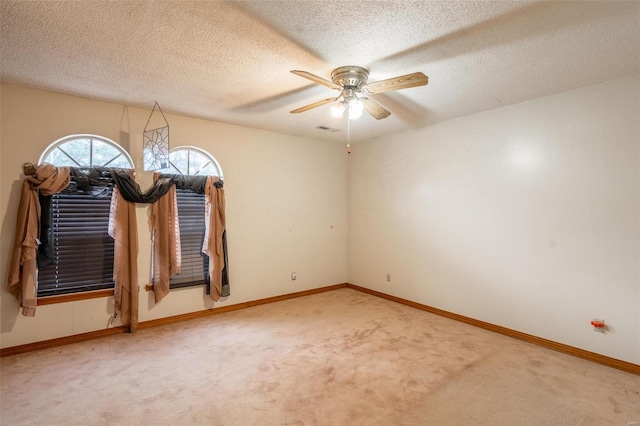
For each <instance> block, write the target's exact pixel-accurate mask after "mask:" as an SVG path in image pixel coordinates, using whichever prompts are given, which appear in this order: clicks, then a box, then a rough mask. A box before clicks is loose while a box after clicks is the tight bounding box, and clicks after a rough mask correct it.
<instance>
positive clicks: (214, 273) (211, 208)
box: [202, 176, 226, 301]
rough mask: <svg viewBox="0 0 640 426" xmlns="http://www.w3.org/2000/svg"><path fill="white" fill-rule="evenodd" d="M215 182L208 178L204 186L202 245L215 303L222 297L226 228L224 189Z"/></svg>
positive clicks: (210, 177)
mask: <svg viewBox="0 0 640 426" xmlns="http://www.w3.org/2000/svg"><path fill="white" fill-rule="evenodd" d="M217 181H218V177H217V176H209V177H208V178H207V183H206V185H205V190H204V197H205V217H204V223H205V233H204V242H203V244H202V252H203V253H204V254H206V255H207V256H209V279H210V283H211V294H210V297H211V299H213V300H215V301H217V300H220V297H221V296H222V270H223V269H224V252H223V249H222V233H223V232H224V229H225V226H226V219H225V199H224V189H223V188H217V187H216V186H215V183H216V182H217Z"/></svg>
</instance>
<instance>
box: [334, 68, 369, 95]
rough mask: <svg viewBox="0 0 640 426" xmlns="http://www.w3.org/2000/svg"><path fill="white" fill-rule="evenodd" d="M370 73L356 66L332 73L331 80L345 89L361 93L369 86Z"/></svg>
mask: <svg viewBox="0 0 640 426" xmlns="http://www.w3.org/2000/svg"><path fill="white" fill-rule="evenodd" d="M368 78H369V71H367V70H366V69H364V68H362V67H357V66H355V65H352V66H346V67H340V68H336V69H335V70H333V71H332V72H331V80H332V81H333V82H334V83H335V84H337V85H338V86H342V87H343V88H345V89H353V90H356V91H359V90H360V89H362V87H363V86H364V85H365V84H367V79H368Z"/></svg>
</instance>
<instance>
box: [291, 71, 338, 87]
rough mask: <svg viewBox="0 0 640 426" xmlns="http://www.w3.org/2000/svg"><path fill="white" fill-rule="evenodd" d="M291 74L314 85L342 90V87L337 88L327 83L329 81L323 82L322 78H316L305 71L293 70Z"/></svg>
mask: <svg viewBox="0 0 640 426" xmlns="http://www.w3.org/2000/svg"><path fill="white" fill-rule="evenodd" d="M291 72H292V73H293V74H295V75H299V76H300V77H304V78H306V79H308V80H311V81H313V82H314V83H318V84H322V85H323V86H327V87H328V88H329V89H336V90H340V89H342V87H340V86H338V85H337V84H335V83H333V82H331V81H329V80H325V79H324V78H322V77H318V76H317V75H315V74H311V73H310V72H307V71H298V70H293V71H291Z"/></svg>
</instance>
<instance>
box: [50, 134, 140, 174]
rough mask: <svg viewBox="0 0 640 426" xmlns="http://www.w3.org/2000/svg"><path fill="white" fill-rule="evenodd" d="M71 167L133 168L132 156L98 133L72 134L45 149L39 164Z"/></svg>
mask: <svg viewBox="0 0 640 426" xmlns="http://www.w3.org/2000/svg"><path fill="white" fill-rule="evenodd" d="M42 163H50V164H53V165H55V166H69V167H93V166H104V167H118V168H122V169H132V168H133V161H132V160H131V157H130V156H129V154H128V153H127V151H125V150H124V149H122V147H121V146H120V145H118V144H117V143H115V142H114V141H112V140H110V139H107V138H104V137H102V136H97V135H70V136H65V137H64V138H60V139H58V140H57V141H55V142H53V143H52V144H51V145H49V146H48V147H47V149H45V150H44V152H43V153H42V155H41V156H40V161H38V164H42Z"/></svg>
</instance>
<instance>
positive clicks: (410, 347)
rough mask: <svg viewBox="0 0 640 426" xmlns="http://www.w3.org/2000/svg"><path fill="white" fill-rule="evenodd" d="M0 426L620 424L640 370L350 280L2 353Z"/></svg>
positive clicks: (638, 412) (630, 411)
mask: <svg viewBox="0 0 640 426" xmlns="http://www.w3.org/2000/svg"><path fill="white" fill-rule="evenodd" d="M0 380H1V382H2V393H1V397H2V401H1V410H2V411H1V412H0V421H1V423H2V425H609V424H611V425H623V426H626V425H628V424H633V422H637V421H640V377H638V376H635V375H632V374H629V373H625V372H622V371H618V370H615V369H612V368H609V367H605V366H602V365H599V364H595V363H591V362H589V361H585V360H582V359H578V358H574V357H571V356H569V355H564V354H561V353H557V352H554V351H551V350H548V349H545V348H541V347H538V346H535V345H531V344H528V343H524V342H521V341H518V340H514V339H511V338H508V337H505V336H502V335H499V334H495V333H492V332H489V331H486V330H482V329H478V328H475V327H472V326H469V325H466V324H462V323H459V322H456V321H453V320H449V319H446V318H442V317H439V316H437V315H433V314H430V313H427V312H423V311H419V310H416V309H413V308H410V307H406V306H403V305H400V304H397V303H394V302H390V301H387V300H384V299H380V298H377V297H375V296H370V295H368V294H364V293H361V292H358V291H356V290H351V289H340V290H335V291H330V292H326V293H321V294H317V295H312V296H307V297H303V298H298V299H293V300H287V301H283V302H278V303H274V304H269V305H263V306H258V307H254V308H250V309H245V310H241V311H236V312H230V313H226V314H221V315H214V316H211V317H207V318H201V319H197V320H192V321H187V322H183V323H179V324H173V325H170V326H164V327H156V328H151V329H145V330H141V331H139V332H138V333H136V334H133V335H128V334H127V335H118V336H113V337H108V338H103V339H98V340H93V341H88V342H83V343H78V344H73V345H68V346H63V347H59V348H54V349H48V350H42V351H38V352H32V353H28V354H24V355H16V356H11V357H6V358H3V359H1V360H0Z"/></svg>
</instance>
